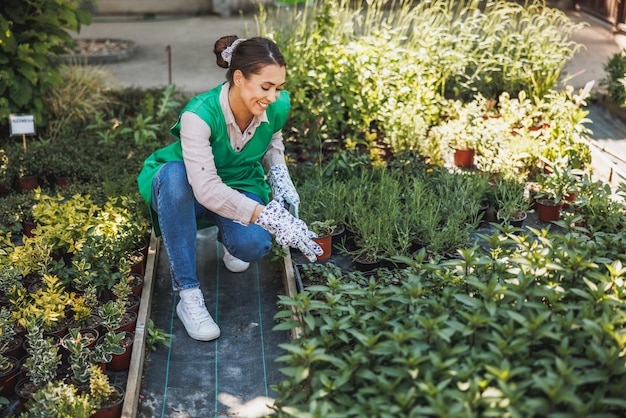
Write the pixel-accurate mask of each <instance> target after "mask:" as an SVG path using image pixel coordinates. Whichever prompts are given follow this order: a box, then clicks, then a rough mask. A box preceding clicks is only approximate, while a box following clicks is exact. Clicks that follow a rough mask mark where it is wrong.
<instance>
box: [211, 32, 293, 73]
mask: <svg viewBox="0 0 626 418" xmlns="http://www.w3.org/2000/svg"><path fill="white" fill-rule="evenodd" d="M237 39H239V37H238V36H237V35H227V36H222V37H221V38H220V39H218V40H217V41H216V42H215V46H214V48H213V52H214V53H215V56H216V57H217V65H218V66H220V67H222V68H228V71H227V72H226V80H228V81H229V82H230V83H231V85H232V84H233V73H234V72H235V71H236V70H239V71H241V72H242V73H243V76H244V77H246V78H248V76H249V75H250V74H258V73H259V72H260V71H261V69H262V68H263V67H265V66H268V65H272V64H278V65H279V66H281V67H286V66H287V63H286V62H285V58H284V57H283V54H281V52H280V50H279V49H278V45H276V43H274V41H271V40H269V39H267V38H262V37H255V38H249V39H246V40H245V41H242V42H240V43H238V44H237V46H236V47H235V49H234V51H233V53H232V58H231V60H230V65H228V63H227V62H226V61H224V58H222V51H224V50H225V49H226V48H228V47H229V46H230V45H232V43H233V42H235V41H236V40H237Z"/></svg>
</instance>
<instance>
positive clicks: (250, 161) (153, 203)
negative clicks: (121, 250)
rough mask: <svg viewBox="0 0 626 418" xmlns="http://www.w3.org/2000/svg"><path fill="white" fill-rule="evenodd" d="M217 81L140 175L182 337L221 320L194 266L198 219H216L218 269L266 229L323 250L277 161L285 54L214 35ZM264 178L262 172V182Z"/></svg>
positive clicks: (252, 250) (206, 335) (232, 267)
mask: <svg viewBox="0 0 626 418" xmlns="http://www.w3.org/2000/svg"><path fill="white" fill-rule="evenodd" d="M213 52H214V54H215V56H216V59H217V65H218V66H220V67H221V68H226V69H228V70H227V72H226V81H225V82H224V83H222V84H220V85H218V86H216V87H214V88H213V89H211V90H209V91H207V92H205V93H202V94H200V95H198V96H196V97H194V98H192V99H191V101H190V102H189V103H188V104H187V105H186V106H185V107H184V108H183V110H182V112H181V114H180V116H179V119H178V121H177V122H176V123H175V124H174V126H173V127H172V129H171V133H172V135H174V137H176V139H177V141H176V142H174V143H173V144H171V145H169V146H167V147H165V148H162V149H160V150H157V151H155V152H154V153H153V154H152V155H151V156H150V157H148V158H147V159H146V161H145V162H144V168H143V170H142V171H141V173H140V174H139V178H138V183H139V191H140V193H141V195H142V196H143V197H144V199H145V200H146V202H147V203H148V205H149V207H150V210H151V215H152V220H153V224H154V225H153V226H154V230H155V232H156V234H157V235H162V236H163V243H164V245H165V250H166V252H167V254H168V256H169V259H170V262H171V268H172V287H173V289H175V290H178V292H179V296H180V298H181V301H180V303H178V305H177V307H176V313H177V314H178V317H179V318H180V319H181V322H182V323H183V325H184V327H185V329H186V330H187V333H188V334H189V336H190V337H191V338H194V339H196V340H200V341H210V340H213V339H215V338H218V337H219V336H220V328H219V327H218V326H217V324H216V323H215V322H214V321H213V318H212V317H211V315H210V314H209V312H208V310H207V308H206V306H205V303H204V297H203V295H202V292H201V291H200V283H199V281H198V278H197V272H196V233H197V229H198V228H203V227H206V226H211V225H216V226H217V227H218V229H219V234H218V236H217V239H218V241H219V242H220V244H221V245H220V248H221V250H222V254H223V256H222V257H223V261H224V265H225V267H226V269H228V270H229V271H230V272H232V273H241V272H244V271H246V270H247V269H248V267H249V266H250V263H251V262H255V261H258V260H260V259H262V258H263V257H265V256H266V255H267V254H268V253H269V252H270V249H271V247H272V235H273V236H274V237H275V239H276V242H278V243H279V244H280V245H283V246H291V247H294V248H297V249H299V250H300V251H301V252H302V253H303V254H304V255H305V256H306V257H307V258H308V259H309V260H312V261H315V260H316V257H317V256H319V255H321V254H322V249H321V248H320V247H319V245H318V244H316V243H315V242H314V241H313V240H312V238H313V237H315V234H314V233H313V232H311V231H310V230H309V229H308V227H307V225H306V224H305V223H304V222H303V221H302V220H300V219H297V217H296V216H293V215H292V214H291V213H290V212H289V211H288V210H287V209H286V208H285V206H286V205H291V207H292V208H293V213H296V214H297V208H298V205H299V203H300V197H299V195H298V193H297V191H296V189H295V187H294V185H293V182H292V181H291V178H290V175H289V170H288V169H287V165H286V162H285V156H284V150H285V146H284V144H283V136H282V132H281V131H282V128H283V126H284V125H285V122H286V120H287V116H288V115H289V110H290V106H291V103H290V99H289V94H288V93H287V92H286V91H283V90H282V88H283V85H284V83H285V77H286V71H285V68H286V63H285V59H284V58H283V55H282V54H281V52H280V50H279V49H278V46H277V45H276V44H275V43H274V42H273V41H271V40H269V39H267V38H261V37H255V38H251V39H242V38H239V37H238V36H236V35H229V36H223V37H221V38H220V39H218V40H217V42H216V43H215V47H214V50H213ZM266 177H267V179H268V180H267V181H266Z"/></svg>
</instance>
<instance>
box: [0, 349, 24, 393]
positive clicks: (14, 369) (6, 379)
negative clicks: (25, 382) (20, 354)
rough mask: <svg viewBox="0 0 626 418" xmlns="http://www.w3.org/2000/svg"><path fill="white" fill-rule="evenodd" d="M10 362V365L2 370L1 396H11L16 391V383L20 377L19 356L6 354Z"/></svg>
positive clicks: (0, 377)
mask: <svg viewBox="0 0 626 418" xmlns="http://www.w3.org/2000/svg"><path fill="white" fill-rule="evenodd" d="M4 357H5V359H6V360H7V361H8V362H9V363H10V365H11V367H9V368H8V369H7V370H5V371H4V372H0V386H1V387H2V389H0V396H4V397H7V398H8V397H11V396H13V394H14V393H15V385H16V383H17V381H18V380H19V378H20V372H21V368H20V361H19V360H18V358H17V357H12V356H4Z"/></svg>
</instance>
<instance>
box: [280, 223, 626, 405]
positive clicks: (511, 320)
mask: <svg viewBox="0 0 626 418" xmlns="http://www.w3.org/2000/svg"><path fill="white" fill-rule="evenodd" d="M611 237H612V238H610V239H609V238H608V236H606V237H605V238H604V239H600V240H594V241H593V242H592V241H591V239H590V238H589V237H588V236H586V235H583V234H551V233H548V232H547V231H534V234H533V236H526V235H521V236H518V235H515V234H500V233H496V234H493V235H492V236H485V237H483V238H484V239H485V242H486V245H485V248H484V249H483V248H481V247H479V246H475V247H469V248H467V249H465V250H463V251H460V252H459V257H458V259H454V260H449V261H447V262H444V263H439V264H435V263H432V262H428V260H426V259H425V258H424V253H423V252H422V253H421V255H416V257H415V258H406V257H404V258H400V260H401V261H403V262H405V263H407V264H408V265H409V268H408V269H406V270H403V271H401V272H396V273H393V274H392V273H389V272H388V273H384V272H379V274H378V275H377V276H376V277H369V278H367V277H362V276H359V275H355V274H351V275H343V276H341V277H336V275H330V274H329V275H328V276H327V278H326V282H325V283H323V284H318V285H317V286H315V287H313V288H311V289H309V290H305V291H304V292H302V293H300V294H298V295H296V296H295V297H294V298H289V297H285V296H282V297H281V300H280V304H281V305H282V306H283V307H284V310H283V311H281V312H279V313H278V314H277V318H279V319H280V321H281V323H280V324H279V325H277V326H276V329H291V328H292V327H294V326H301V327H302V333H301V335H302V336H301V337H299V338H297V339H294V340H292V341H290V342H289V343H286V344H283V345H281V347H282V348H283V349H284V355H283V356H281V357H280V358H279V359H278V361H280V362H281V363H282V364H283V366H284V367H283V368H282V369H281V370H282V372H283V373H284V375H285V379H284V380H283V381H282V382H280V383H278V384H277V385H275V387H274V389H275V390H277V391H278V392H279V394H280V395H279V397H278V399H277V401H276V409H277V411H278V413H279V416H309V415H310V416H327V417H335V416H336V417H340V416H341V417H363V416H368V417H374V416H376V417H380V416H393V417H413V416H423V417H431V416H432V417H435V416H448V417H470V416H528V417H539V416H551V415H554V416H556V415H563V416H565V415H568V416H574V415H575V416H590V415H603V416H622V415H624V412H625V411H626V403H625V402H624V401H623V397H622V393H623V390H624V388H625V387H626V362H625V361H624V358H623V355H622V354H621V353H622V352H623V350H622V346H623V341H624V327H623V324H622V322H623V319H622V318H623V315H624V313H625V312H626V304H625V302H624V301H625V300H626V294H625V293H624V286H623V284H624V278H625V277H626V269H625V268H624V267H623V265H622V263H621V261H620V260H619V259H618V258H619V257H621V254H623V251H624V249H625V248H624V242H626V241H624V240H623V238H624V235H623V233H621V232H620V233H618V234H611ZM574 253H575V254H577V256H573V254H574ZM294 311H295V316H294ZM299 316H301V318H302V322H301V323H299V322H297V321H296V319H295V318H296V317H299Z"/></svg>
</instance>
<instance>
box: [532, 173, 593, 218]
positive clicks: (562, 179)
mask: <svg viewBox="0 0 626 418" xmlns="http://www.w3.org/2000/svg"><path fill="white" fill-rule="evenodd" d="M582 174H584V172H583V171H582V170H580V169H572V168H570V167H564V166H559V165H554V166H553V167H552V172H551V173H542V174H540V175H539V178H538V182H539V187H540V191H539V193H538V194H537V197H536V201H535V203H536V209H537V216H538V218H539V220H540V221H543V222H552V221H558V220H559V219H561V210H562V209H563V205H564V203H565V201H566V199H567V197H568V196H570V195H571V194H572V193H575V191H576V187H577V184H578V182H579V181H580V178H581V175H582Z"/></svg>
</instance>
